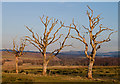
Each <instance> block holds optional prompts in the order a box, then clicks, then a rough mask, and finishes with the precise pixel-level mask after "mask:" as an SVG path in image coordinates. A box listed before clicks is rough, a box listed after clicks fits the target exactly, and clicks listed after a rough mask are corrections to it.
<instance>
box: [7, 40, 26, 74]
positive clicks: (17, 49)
mask: <svg viewBox="0 0 120 84" xmlns="http://www.w3.org/2000/svg"><path fill="white" fill-rule="evenodd" d="M25 46H26V41H25V40H21V44H20V46H18V45H17V44H15V41H14V40H13V49H9V50H11V51H9V50H7V51H8V52H9V53H13V54H14V55H15V58H16V59H15V60H16V73H18V57H20V56H22V55H23V50H24V48H25Z"/></svg>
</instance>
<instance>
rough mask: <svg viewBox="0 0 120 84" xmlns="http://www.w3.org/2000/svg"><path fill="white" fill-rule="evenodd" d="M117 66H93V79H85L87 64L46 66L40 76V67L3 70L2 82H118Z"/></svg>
mask: <svg viewBox="0 0 120 84" xmlns="http://www.w3.org/2000/svg"><path fill="white" fill-rule="evenodd" d="M119 70H120V67H119V66H94V67H93V79H92V80H91V79H87V77H86V75H87V66H83V67H82V66H52V67H48V70H47V76H42V68H41V67H37V66H36V67H27V68H25V67H24V68H22V67H21V68H19V74H16V73H15V70H3V71H2V82H104V83H106V82H110V83H117V84H118V83H120V81H119V74H118V71H119Z"/></svg>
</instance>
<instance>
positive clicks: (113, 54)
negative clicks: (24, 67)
mask: <svg viewBox="0 0 120 84" xmlns="http://www.w3.org/2000/svg"><path fill="white" fill-rule="evenodd" d="M0 51H6V49H2V50H0ZM8 51H11V50H8ZM24 52H31V53H40V52H38V51H24ZM49 53H50V52H47V54H49ZM88 54H90V52H88ZM61 55H62V56H67V57H70V58H71V57H72V58H74V57H75V58H76V57H77V58H78V57H84V56H85V53H84V51H65V52H60V53H59V55H58V57H59V56H61ZM119 55H120V51H113V52H105V53H103V52H97V53H96V56H99V57H119Z"/></svg>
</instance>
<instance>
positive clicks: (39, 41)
mask: <svg viewBox="0 0 120 84" xmlns="http://www.w3.org/2000/svg"><path fill="white" fill-rule="evenodd" d="M40 20H41V22H42V24H43V25H44V32H43V36H39V35H38V33H35V32H33V31H32V30H31V29H30V28H29V27H28V26H26V28H27V29H28V30H29V32H30V33H31V34H32V36H31V37H30V36H26V40H27V41H28V42H29V43H30V44H32V45H34V46H35V47H36V48H37V49H38V50H39V51H40V52H41V53H42V55H43V75H46V68H47V64H48V63H49V61H50V60H51V59H53V58H54V57H55V56H56V55H57V54H58V53H59V52H60V51H61V50H62V49H63V48H64V47H67V46H71V45H66V44H65V42H66V40H67V39H68V37H69V35H70V30H71V29H69V30H68V33H67V35H66V36H65V38H64V39H63V40H62V42H59V43H60V47H59V48H58V49H55V50H53V51H52V52H51V53H50V54H49V57H48V58H47V57H46V49H47V47H48V46H49V45H51V44H53V43H55V42H57V41H58V40H59V39H60V38H61V37H62V36H63V34H60V35H59V36H58V32H59V31H60V29H62V28H64V27H65V25H64V23H63V22H62V21H59V20H58V19H54V18H48V16H47V17H44V15H43V17H40ZM50 22H51V23H50ZM57 24H59V27H58V28H55V26H56V25H57ZM48 25H50V26H48ZM53 30H55V32H54V33H52V31H53ZM50 34H53V35H50Z"/></svg>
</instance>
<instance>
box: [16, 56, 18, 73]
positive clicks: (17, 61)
mask: <svg viewBox="0 0 120 84" xmlns="http://www.w3.org/2000/svg"><path fill="white" fill-rule="evenodd" d="M16 73H17V74H18V57H17V56H16Z"/></svg>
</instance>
